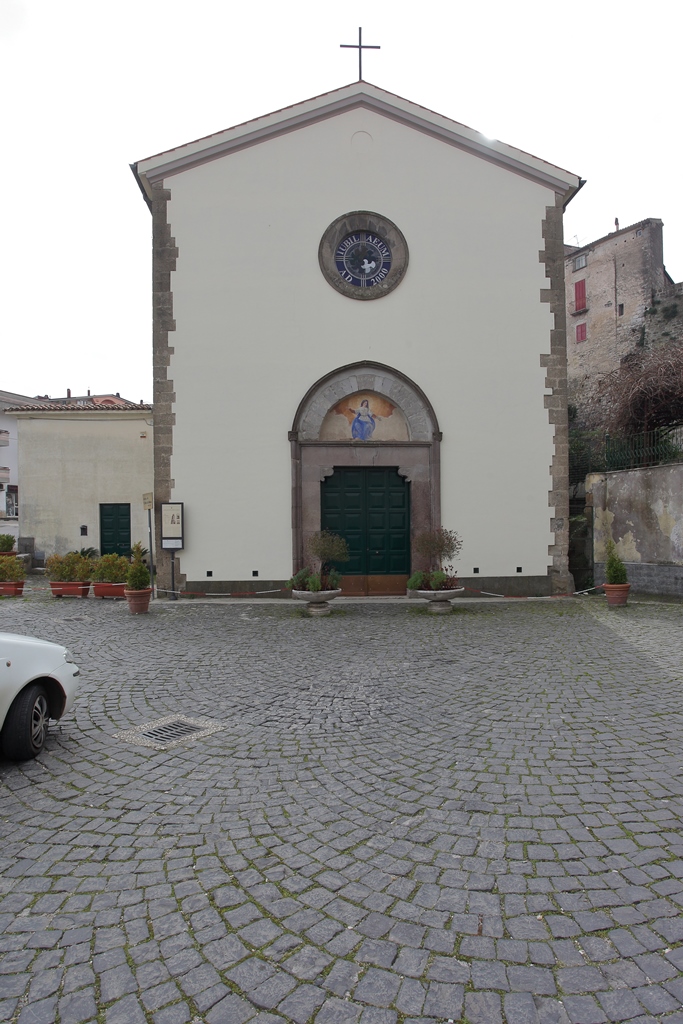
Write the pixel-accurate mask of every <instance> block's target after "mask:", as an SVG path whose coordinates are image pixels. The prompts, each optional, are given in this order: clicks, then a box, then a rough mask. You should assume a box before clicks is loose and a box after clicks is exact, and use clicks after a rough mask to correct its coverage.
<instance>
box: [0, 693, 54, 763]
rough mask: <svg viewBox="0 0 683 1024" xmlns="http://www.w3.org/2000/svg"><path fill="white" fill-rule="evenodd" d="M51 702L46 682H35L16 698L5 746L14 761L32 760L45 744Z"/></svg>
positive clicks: (9, 715)
mask: <svg viewBox="0 0 683 1024" xmlns="http://www.w3.org/2000/svg"><path fill="white" fill-rule="evenodd" d="M49 718H50V705H49V702H48V699H47V690H46V689H45V687H44V686H43V685H42V683H31V685H30V686H27V687H25V688H24V689H23V690H22V691H21V693H18V694H17V696H16V697H15V698H14V703H13V704H12V706H11V708H10V709H9V711H8V712H7V718H6V719H5V725H4V727H3V730H2V749H3V752H4V754H5V757H8V758H9V759H10V760H11V761H28V760H29V758H31V757H35V756H36V755H37V754H39V753H40V752H41V750H42V749H43V746H44V745H45V738H46V736H47V726H48V721H49Z"/></svg>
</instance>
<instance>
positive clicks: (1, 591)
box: [0, 580, 24, 597]
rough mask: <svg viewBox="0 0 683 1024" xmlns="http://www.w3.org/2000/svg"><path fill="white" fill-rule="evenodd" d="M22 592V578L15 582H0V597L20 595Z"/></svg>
mask: <svg viewBox="0 0 683 1024" xmlns="http://www.w3.org/2000/svg"><path fill="white" fill-rule="evenodd" d="M23 592H24V580H18V581H17V582H16V583H9V582H8V583H0V597H21V595H22V594H23Z"/></svg>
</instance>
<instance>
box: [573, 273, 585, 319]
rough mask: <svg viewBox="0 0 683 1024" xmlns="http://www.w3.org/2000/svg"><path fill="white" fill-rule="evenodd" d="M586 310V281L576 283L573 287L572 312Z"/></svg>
mask: <svg viewBox="0 0 683 1024" xmlns="http://www.w3.org/2000/svg"><path fill="white" fill-rule="evenodd" d="M585 308H586V281H585V279H584V280H583V281H577V282H576V284H575V285H574V312H575V313H578V312H579V310H582V309H585Z"/></svg>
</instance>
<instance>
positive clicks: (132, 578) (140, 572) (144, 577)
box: [123, 560, 152, 615]
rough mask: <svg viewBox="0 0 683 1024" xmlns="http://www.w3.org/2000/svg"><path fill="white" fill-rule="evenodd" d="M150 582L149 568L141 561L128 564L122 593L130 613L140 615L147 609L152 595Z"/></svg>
mask: <svg viewBox="0 0 683 1024" xmlns="http://www.w3.org/2000/svg"><path fill="white" fill-rule="evenodd" d="M150 582H151V581H150V575H149V569H148V568H147V566H146V565H145V564H144V562H143V561H141V560H140V561H134V562H132V563H131V564H130V565H129V566H128V575H127V577H126V588H125V590H124V591H123V593H124V595H125V598H126V601H127V602H128V611H129V612H130V613H131V615H141V614H143V613H144V612H148V611H149V601H150V598H151V596H152V587H151V586H150Z"/></svg>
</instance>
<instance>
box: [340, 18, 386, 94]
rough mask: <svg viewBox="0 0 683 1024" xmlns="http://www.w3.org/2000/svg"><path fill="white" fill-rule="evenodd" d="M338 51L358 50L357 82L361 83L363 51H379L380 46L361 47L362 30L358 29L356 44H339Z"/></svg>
mask: <svg viewBox="0 0 683 1024" xmlns="http://www.w3.org/2000/svg"><path fill="white" fill-rule="evenodd" d="M339 49H340V50H358V81H359V82H362V81H363V50H381V49H382V47H381V46H368V45H367V44H366V45H365V46H364V45H363V29H362V28H359V29H358V44H357V45H356V43H340V44H339Z"/></svg>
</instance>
